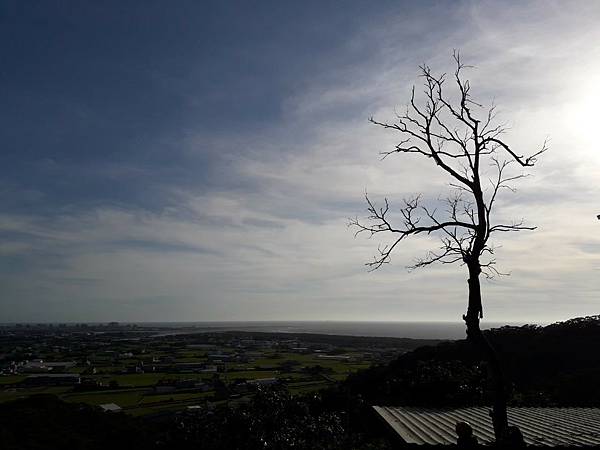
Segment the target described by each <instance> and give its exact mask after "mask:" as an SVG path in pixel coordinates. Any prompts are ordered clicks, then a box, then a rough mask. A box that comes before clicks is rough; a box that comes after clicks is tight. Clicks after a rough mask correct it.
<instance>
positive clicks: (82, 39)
mask: <svg viewBox="0 0 600 450" xmlns="http://www.w3.org/2000/svg"><path fill="white" fill-rule="evenodd" d="M0 20H1V23H2V25H1V26H0V56H1V57H2V61H3V65H2V69H1V70H0V76H1V79H2V82H1V83H0V96H1V98H2V99H3V101H2V103H1V104H0V117H1V120H0V145H1V147H2V151H0V162H1V164H0V171H1V176H0V322H108V321H120V322H167V321H233V320H241V321H246V320H257V321H265V320H283V321H289V320H337V321H414V320H417V321H440V320H441V321H459V320H460V317H461V315H462V314H463V313H464V312H465V309H466V306H467V302H466V296H467V284H466V279H467V273H466V270H465V268H464V267H460V266H435V267H431V268H429V269H423V270H417V271H412V272H408V271H407V270H406V268H405V267H406V266H407V265H410V264H411V262H412V261H413V258H415V257H419V256H423V254H424V252H426V251H427V250H428V249H431V248H435V247H436V245H437V243H436V238H435V237H433V236H432V237H431V239H412V240H409V241H407V242H406V244H405V245H404V246H403V247H402V248H401V249H400V251H398V252H396V253H395V254H394V256H393V259H392V263H391V264H388V265H386V266H384V267H382V268H381V269H379V270H377V271H375V272H372V273H369V272H367V268H366V267H365V266H364V263H365V262H367V261H369V260H370V259H371V258H372V255H373V254H374V252H376V249H377V244H378V243H382V244H385V243H386V241H385V240H382V241H377V240H375V239H373V240H368V239H365V238H364V237H360V236H359V237H358V238H354V236H353V232H352V230H349V229H348V228H347V223H348V218H350V217H355V216H357V215H359V216H360V215H366V214H367V212H366V208H365V204H364V197H363V196H364V192H365V190H367V191H368V192H369V195H370V197H372V198H373V199H374V200H383V197H384V196H386V197H387V198H388V199H389V200H390V205H391V208H392V209H393V208H395V207H399V206H400V204H401V201H402V199H403V198H405V197H409V196H411V195H414V194H416V193H420V192H421V193H422V194H423V199H424V200H425V201H432V202H435V201H436V199H438V197H439V196H444V195H446V194H447V192H448V189H447V187H446V185H447V183H448V182H449V181H450V180H448V179H445V178H444V177H443V176H442V175H441V174H440V173H438V172H437V171H435V169H432V168H431V167H429V165H428V164H427V162H421V161H419V160H418V159H413V158H410V157H399V158H395V157H390V158H388V159H386V160H385V161H381V159H380V155H379V153H380V152H381V151H384V150H389V149H390V148H393V146H394V145H395V144H396V143H397V142H398V139H399V137H398V136H397V135H395V134H394V133H392V132H389V133H386V132H385V130H382V129H380V128H378V127H375V126H374V125H371V124H369V123H368V118H369V117H371V116H375V117H376V118H379V119H382V120H393V117H394V111H395V108H398V109H402V108H403V105H405V104H406V102H407V101H408V99H409V96H410V89H411V87H412V86H413V84H414V85H416V86H417V94H418V93H419V92H420V89H419V83H420V79H419V78H418V75H419V71H418V66H419V64H422V63H423V62H426V63H427V64H429V65H430V66H431V68H432V69H433V70H434V71H435V72H449V71H452V62H453V61H452V51H453V49H459V50H460V52H461V55H462V57H463V60H464V61H465V62H466V63H467V64H472V65H474V66H475V67H474V68H473V69H471V70H470V71H469V72H468V75H469V78H470V79H471V85H472V89H473V93H474V98H476V99H477V100H481V101H484V102H486V103H487V104H488V105H489V104H490V103H492V102H494V103H495V104H496V105H498V111H499V120H500V121H504V122H507V123H508V125H509V127H510V130H509V132H508V133H507V134H506V135H505V136H504V138H505V141H507V142H510V143H511V145H512V146H513V148H515V150H516V151H517V152H518V153H520V154H529V153H531V152H532V151H534V150H535V149H537V148H538V147H539V146H540V144H541V143H542V142H543V141H544V139H546V138H548V139H549V148H550V150H549V151H548V152H547V153H545V154H544V155H543V156H542V157H541V159H540V161H539V163H538V164H537V165H536V167H535V168H533V169H532V170H531V171H530V173H531V175H532V176H530V177H529V178H527V179H525V180H522V181H521V182H519V184H518V185H517V188H518V190H517V192H515V193H510V192H504V193H503V196H502V198H501V199H500V203H499V204H498V214H499V217H501V218H503V219H504V218H505V219H507V220H510V219H517V220H519V219H521V218H524V219H525V220H526V223H527V224H530V225H533V226H537V227H538V229H537V230H535V231H533V232H522V233H518V234H506V235H504V236H500V240H499V241H498V244H499V245H500V247H499V248H498V251H497V259H498V264H499V268H500V269H501V270H502V271H508V272H511V276H509V277H502V278H497V279H494V280H492V281H490V282H484V283H483V297H484V314H485V317H484V325H485V322H486V321H489V322H494V323H496V322H535V323H548V322H553V321H558V320H566V319H568V318H571V317H577V316H584V315H592V314H597V313H598V312H599V308H598V305H599V301H600V229H599V228H598V220H597V218H596V215H597V214H598V208H599V207H600V206H599V205H600V182H599V180H600V148H599V147H600V145H599V144H598V142H597V139H596V136H595V128H596V127H597V123H598V119H597V117H598V105H599V104H600V62H598V61H600V48H599V47H598V45H597V42H600V29H599V28H598V26H597V24H598V22H599V21H600V3H597V2H586V1H574V2H563V1H544V2H542V1H539V2H535V1H533V2H517V1H514V2H509V1H507V2H501V3H500V2H491V1H489V2H486V1H484V2H474V1H457V2H438V1H424V2H392V1H384V2H380V3H379V4H378V6H377V7H373V5H372V3H370V2H363V1H353V2H347V3H344V7H343V8H341V7H340V6H339V4H338V3H334V2H301V3H296V2H260V3H258V4H252V5H251V4H249V3H247V2H218V3H206V2H192V1H181V2H177V3H176V4H169V5H167V4H166V3H164V2H153V1H151V2H139V3H137V4H135V3H127V4H124V3H122V2H116V1H109V2H102V3H97V4H94V3H86V2H75V1H73V2H44V3H41V4H36V5H33V4H25V3H23V2H18V1H9V2H5V3H4V4H3V6H2V7H0ZM402 156H409V155H402Z"/></svg>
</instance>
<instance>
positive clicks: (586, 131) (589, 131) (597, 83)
mask: <svg viewBox="0 0 600 450" xmlns="http://www.w3.org/2000/svg"><path fill="white" fill-rule="evenodd" d="M576 89H577V90H576V91H575V92H574V93H573V102H572V103H570V104H569V106H568V108H567V116H566V117H565V119H566V122H567V125H568V127H569V129H570V130H571V131H572V133H573V135H574V137H576V138H577V140H579V141H580V142H581V143H583V144H586V145H589V146H590V148H589V150H590V151H594V152H593V153H596V152H595V150H596V149H597V148H598V141H597V137H596V128H598V125H599V124H600V76H598V77H594V78H593V79H592V81H591V82H588V83H585V84H583V85H581V86H578V87H577V88H576Z"/></svg>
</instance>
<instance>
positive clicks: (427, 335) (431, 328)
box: [138, 321, 523, 339]
mask: <svg viewBox="0 0 600 450" xmlns="http://www.w3.org/2000/svg"><path fill="white" fill-rule="evenodd" d="M138 325H145V326H156V327H168V328H186V331H187V332H189V328H191V327H193V328H194V331H199V332H204V331H262V332H268V333H317V334H337V335H344V336H377V337H397V338H414V339H464V338H465V324H464V322H346V321H251V322H154V323H150V322H145V323H138ZM504 325H513V326H520V325H523V323H515V322H511V323H506V322H502V323H500V322H488V323H483V322H482V328H483V329H489V328H498V327H501V326H504Z"/></svg>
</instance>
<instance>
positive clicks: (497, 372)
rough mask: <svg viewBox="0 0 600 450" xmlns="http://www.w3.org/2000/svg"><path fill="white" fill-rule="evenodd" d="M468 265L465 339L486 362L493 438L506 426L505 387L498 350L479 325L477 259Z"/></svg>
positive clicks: (501, 433) (479, 287) (479, 271)
mask: <svg viewBox="0 0 600 450" xmlns="http://www.w3.org/2000/svg"><path fill="white" fill-rule="evenodd" d="M468 268H469V280H468V282H469V306H468V309H467V313H466V314H465V315H464V316H463V320H464V321H465V324H466V325H467V339H468V341H469V342H470V343H471V344H472V345H473V346H474V347H475V349H476V351H477V352H478V353H479V354H481V355H482V357H483V359H484V360H485V361H486V363H487V364H488V376H489V379H490V384H491V386H492V396H493V405H492V411H491V413H490V415H491V417H492V423H493V425H494V435H495V436H496V441H499V440H500V439H499V438H500V437H501V436H505V434H506V433H505V432H506V429H507V427H508V415H507V400H508V398H507V387H506V382H505V378H504V374H503V371H502V364H501V363H500V358H499V356H498V353H497V352H496V350H495V349H494V347H493V346H492V344H491V343H490V342H489V341H488V339H487V338H486V337H485V335H484V334H483V332H482V331H481V328H480V326H479V324H480V319H481V317H482V307H481V304H482V302H481V285H480V283H479V275H480V273H481V267H480V266H479V261H474V262H472V263H469V264H468Z"/></svg>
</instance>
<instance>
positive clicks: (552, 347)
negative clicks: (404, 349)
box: [345, 316, 600, 406]
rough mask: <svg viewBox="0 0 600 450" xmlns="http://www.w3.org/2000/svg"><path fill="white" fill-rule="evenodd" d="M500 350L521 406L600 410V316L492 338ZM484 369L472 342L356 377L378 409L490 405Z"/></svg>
mask: <svg viewBox="0 0 600 450" xmlns="http://www.w3.org/2000/svg"><path fill="white" fill-rule="evenodd" d="M486 335H487V337H488V339H489V340H490V341H491V342H492V344H493V345H494V346H495V347H496V348H497V349H498V353H499V354H500V357H501V360H502V364H503V367H504V370H505V373H506V375H507V379H508V381H509V382H510V392H509V404H511V405H515V406H519V405H520V406H600V383H598V380H599V379H600V352H599V351H598V348H600V316H593V317H586V318H578V319H572V320H569V321H566V322H560V323H556V324H553V325H549V326H546V327H538V326H529V325H528V326H523V327H503V328H499V329H495V330H493V332H486ZM486 370H487V368H486V367H485V364H481V363H480V362H479V358H478V355H477V354H476V353H474V352H473V350H472V347H470V345H469V343H468V342H467V341H455V342H448V343H442V344H440V345H437V346H434V347H433V346H430V347H422V348H419V349H417V350H415V351H413V352H410V353H407V354H405V355H402V356H400V357H399V358H398V359H396V360H395V361H393V362H392V363H390V364H389V365H379V366H375V367H372V368H370V369H368V370H365V371H361V372H360V373H357V374H356V375H352V376H350V377H349V379H348V381H347V382H346V383H345V387H346V388H347V389H349V390H350V391H351V392H353V393H360V395H361V396H362V397H363V398H364V399H365V401H367V402H370V403H371V404H388V405H428V406H430V405H485V404H489V401H490V399H489V397H488V396H489V389H488V386H486V383H487V377H486Z"/></svg>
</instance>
